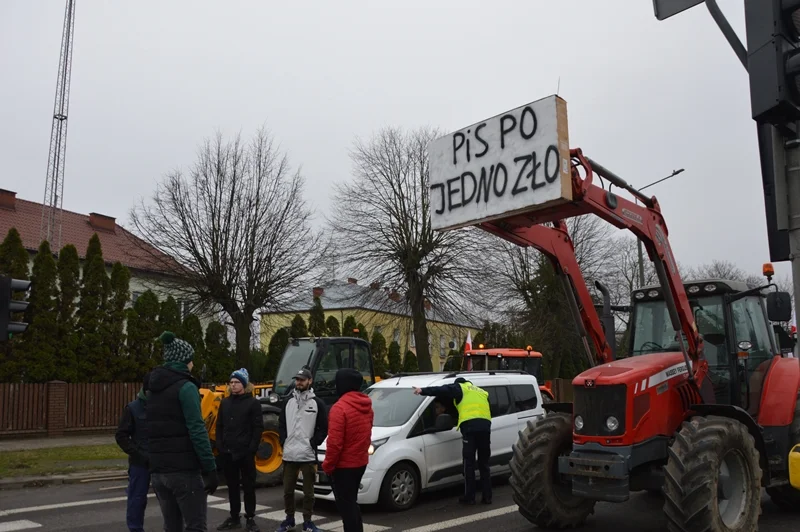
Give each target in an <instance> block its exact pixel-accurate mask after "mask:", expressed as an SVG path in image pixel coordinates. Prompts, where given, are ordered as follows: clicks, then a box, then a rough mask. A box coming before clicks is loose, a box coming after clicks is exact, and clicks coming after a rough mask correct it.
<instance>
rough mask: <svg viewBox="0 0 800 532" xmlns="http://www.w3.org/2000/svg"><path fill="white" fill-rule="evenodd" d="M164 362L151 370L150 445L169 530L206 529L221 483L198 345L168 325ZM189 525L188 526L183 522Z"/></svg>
mask: <svg viewBox="0 0 800 532" xmlns="http://www.w3.org/2000/svg"><path fill="white" fill-rule="evenodd" d="M161 343H162V344H163V345H164V365H163V366H158V367H156V368H155V369H153V371H152V372H151V373H150V390H149V392H148V393H147V408H146V410H147V412H146V414H147V429H148V431H147V432H148V440H147V444H148V451H149V453H150V472H151V474H152V480H153V489H154V490H155V492H156V495H157V496H158V502H159V504H160V506H161V514H162V515H163V517H164V531H165V532H173V531H181V532H182V531H183V530H186V531H187V532H205V531H206V530H207V528H206V494H208V495H210V494H212V493H214V491H215V490H216V489H217V485H218V480H217V466H216V460H215V459H214V455H213V454H212V452H211V442H210V441H209V438H208V433H207V432H206V428H205V425H204V424H203V417H202V415H201V413H200V393H199V388H200V382H199V381H198V380H197V379H195V378H194V377H192V375H191V373H190V372H191V370H192V367H193V366H194V363H193V362H192V359H193V358H194V349H193V348H192V346H191V345H189V344H188V343H187V342H185V341H183V340H180V339H178V338H175V335H174V334H173V333H171V332H169V331H165V332H164V333H163V334H162V335H161ZM184 527H185V528H184Z"/></svg>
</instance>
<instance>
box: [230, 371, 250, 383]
mask: <svg viewBox="0 0 800 532" xmlns="http://www.w3.org/2000/svg"><path fill="white" fill-rule="evenodd" d="M231 379H239V382H241V383H242V386H247V383H248V382H249V381H250V374H249V373H247V370H246V369H244V368H239V369H237V370H236V371H234V372H233V373H231Z"/></svg>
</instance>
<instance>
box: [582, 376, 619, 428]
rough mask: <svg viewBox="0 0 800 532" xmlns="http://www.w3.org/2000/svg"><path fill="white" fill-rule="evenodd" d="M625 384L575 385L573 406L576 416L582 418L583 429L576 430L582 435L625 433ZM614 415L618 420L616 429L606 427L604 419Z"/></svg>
mask: <svg viewBox="0 0 800 532" xmlns="http://www.w3.org/2000/svg"><path fill="white" fill-rule="evenodd" d="M627 391H628V390H627V386H625V385H624V384H614V385H612V386H602V385H600V386H597V387H595V388H585V387H583V386H580V387H575V389H574V390H573V392H574V395H573V406H574V412H575V415H576V416H581V417H582V418H583V429H581V430H580V431H576V432H577V433H578V434H581V435H584V436H619V435H622V434H624V433H625V404H626V401H627ZM608 416H614V417H616V418H617V419H618V420H619V427H618V428H617V430H615V431H613V432H611V431H609V430H608V428H606V419H608Z"/></svg>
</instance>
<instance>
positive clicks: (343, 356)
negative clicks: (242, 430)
mask: <svg viewBox="0 0 800 532" xmlns="http://www.w3.org/2000/svg"><path fill="white" fill-rule="evenodd" d="M303 367H306V368H308V369H309V370H310V371H311V374H312V375H313V378H314V383H313V385H312V387H313V388H314V393H315V395H316V396H317V397H319V398H320V399H322V401H323V403H325V405H326V406H327V407H328V408H330V407H331V405H332V404H333V403H335V402H336V400H337V399H338V398H339V397H338V395H337V393H336V382H335V376H336V372H337V371H338V370H339V369H340V368H355V369H356V370H358V371H360V372H361V374H362V375H363V376H364V385H363V386H362V390H364V389H366V388H368V387H369V386H371V385H373V384H374V383H375V382H376V379H375V369H374V367H373V363H372V353H371V350H370V345H369V343H368V342H366V341H365V340H362V339H360V338H353V337H323V338H313V337H312V338H293V339H292V340H291V341H290V342H289V345H288V346H287V348H286V351H284V353H283V356H281V361H280V364H279V365H278V371H277V373H276V375H275V380H274V381H273V382H269V383H266V384H258V385H255V386H254V390H253V395H254V396H255V397H256V398H258V399H259V401H260V402H261V413H262V415H263V419H264V432H262V434H261V444H260V445H259V447H258V451H257V452H256V458H255V460H256V483H257V484H259V485H265V486H274V485H277V484H281V483H282V482H283V452H282V449H281V443H280V436H279V433H278V416H279V415H280V413H281V410H282V407H283V404H284V403H285V401H286V400H287V399H289V398H290V397H291V394H292V391H293V390H294V376H295V375H296V374H297V372H298V371H300V369H301V368H303ZM204 369H205V368H204ZM378 380H379V379H378ZM228 395H230V388H229V387H228V385H227V384H219V385H212V386H211V387H210V388H201V389H200V397H201V399H200V410H201V412H202V414H203V420H204V422H205V425H206V431H208V436H209V438H210V439H211V443H212V447H214V454H215V455H216V454H217V450H216V447H215V446H214V441H215V439H216V425H217V413H218V412H219V405H220V402H221V401H222V399H223V398H225V397H227V396H228Z"/></svg>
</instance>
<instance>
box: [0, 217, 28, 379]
mask: <svg viewBox="0 0 800 532" xmlns="http://www.w3.org/2000/svg"><path fill="white" fill-rule="evenodd" d="M29 260H30V257H29V255H28V251H27V250H26V249H25V246H23V245H22V238H21V237H20V236H19V232H18V231H17V230H16V228H14V227H12V228H11V229H9V230H8V234H7V235H6V237H5V239H4V240H3V243H2V244H0V275H9V276H11V277H12V278H14V279H25V280H27V279H28V261H29ZM23 297H24V295H21V294H20V295H15V299H22V298H23ZM12 319H13V320H14V321H22V315H21V314H12ZM4 340H5V339H4ZM19 343H20V337H19V336H17V337H13V338H11V339H10V340H8V341H7V342H0V382H16V381H18V380H19V379H20V378H21V373H20V370H21V367H20V365H19V363H18V362H20V359H19V353H18V352H17V351H18V349H17V348H18V347H19Z"/></svg>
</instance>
